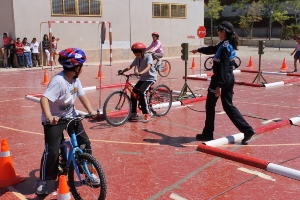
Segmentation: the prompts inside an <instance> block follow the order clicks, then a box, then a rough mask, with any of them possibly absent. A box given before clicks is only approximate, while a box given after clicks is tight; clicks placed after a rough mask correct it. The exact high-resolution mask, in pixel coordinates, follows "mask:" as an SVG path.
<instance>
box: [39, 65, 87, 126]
mask: <svg viewBox="0 0 300 200" xmlns="http://www.w3.org/2000/svg"><path fill="white" fill-rule="evenodd" d="M84 94H85V92H84V91H83V89H82V85H81V82H80V80H79V79H78V78H77V79H73V81H72V84H70V83H69V82H68V81H67V80H66V79H65V75H64V72H63V71H61V72H59V73H58V74H56V75H55V76H54V77H53V78H52V79H51V81H50V83H49V85H48V87H47V89H46V90H45V92H44V94H43V96H44V97H46V98H47V99H49V106H50V112H51V114H52V116H58V117H75V116H77V115H78V113H77V111H76V109H75V107H74V102H75V100H76V98H77V96H78V97H81V96H83V95H84ZM42 122H46V116H45V114H44V112H42Z"/></svg>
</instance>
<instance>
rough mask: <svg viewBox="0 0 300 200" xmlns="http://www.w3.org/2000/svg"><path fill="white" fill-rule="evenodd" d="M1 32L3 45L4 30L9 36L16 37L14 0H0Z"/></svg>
mask: <svg viewBox="0 0 300 200" xmlns="http://www.w3.org/2000/svg"><path fill="white" fill-rule="evenodd" d="M0 5H1V8H0V34H1V41H0V44H1V46H2V34H3V33H4V32H7V33H8V37H10V38H11V37H12V38H15V26H14V25H15V24H14V15H13V13H14V10H13V1H12V0H11V1H8V0H0Z"/></svg>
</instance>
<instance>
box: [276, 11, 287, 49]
mask: <svg viewBox="0 0 300 200" xmlns="http://www.w3.org/2000/svg"><path fill="white" fill-rule="evenodd" d="M287 14H288V12H287V11H286V10H284V11H283V12H281V11H280V10H278V11H275V12H274V14H273V19H274V21H276V22H278V23H279V24H280V25H281V33H280V41H279V50H280V45H281V38H282V33H283V28H284V22H285V21H286V20H288V19H290V17H289V16H288V15H287Z"/></svg>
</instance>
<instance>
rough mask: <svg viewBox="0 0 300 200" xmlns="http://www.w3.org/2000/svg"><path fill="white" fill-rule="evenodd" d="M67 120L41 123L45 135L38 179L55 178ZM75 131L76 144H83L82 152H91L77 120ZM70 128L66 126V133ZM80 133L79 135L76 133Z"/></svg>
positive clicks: (85, 135)
mask: <svg viewBox="0 0 300 200" xmlns="http://www.w3.org/2000/svg"><path fill="white" fill-rule="evenodd" d="M67 123H68V122H67V121H65V120H59V121H58V124H55V125H49V124H47V125H43V126H44V136H45V150H44V153H43V156H42V159H41V167H40V179H41V180H56V178H57V173H58V156H59V148H60V143H61V140H62V139H63V131H64V130H65V129H66V127H67ZM74 131H75V133H76V138H77V143H78V146H79V147H80V145H82V144H85V145H86V146H85V149H84V152H86V153H89V154H92V149H91V143H90V141H89V138H88V136H87V134H86V132H85V131H84V128H83V126H82V123H81V122H78V130H74ZM71 132H72V130H71V128H70V126H69V127H68V133H71ZM78 133H80V134H79V135H77V134H78Z"/></svg>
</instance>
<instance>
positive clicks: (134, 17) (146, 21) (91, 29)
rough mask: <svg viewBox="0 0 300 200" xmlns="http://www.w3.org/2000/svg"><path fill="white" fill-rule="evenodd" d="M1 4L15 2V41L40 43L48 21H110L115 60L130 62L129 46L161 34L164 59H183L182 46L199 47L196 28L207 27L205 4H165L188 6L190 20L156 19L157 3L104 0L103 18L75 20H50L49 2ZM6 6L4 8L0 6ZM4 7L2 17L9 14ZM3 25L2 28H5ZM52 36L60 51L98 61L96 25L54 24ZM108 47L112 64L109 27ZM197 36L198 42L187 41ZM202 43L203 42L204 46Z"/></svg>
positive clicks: (185, 0) (106, 55)
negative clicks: (79, 53)
mask: <svg viewBox="0 0 300 200" xmlns="http://www.w3.org/2000/svg"><path fill="white" fill-rule="evenodd" d="M0 1H1V2H6V4H8V3H7V2H10V4H11V2H13V5H14V11H15V12H14V17H13V18H14V20H15V23H11V24H12V25H13V24H14V26H15V28H16V30H15V37H20V38H23V37H27V38H28V39H29V41H31V39H32V38H33V37H36V38H38V40H39V41H40V40H41V34H40V24H41V22H47V21H49V20H71V21H73V20H74V21H75V20H77V21H79V20H81V21H84V20H88V21H94V20H95V21H111V22H112V30H113V59H114V60H119V59H130V58H132V53H131V51H130V46H131V44H132V43H134V42H136V41H141V42H144V43H145V44H146V45H149V44H150V43H151V41H152V38H151V33H152V32H154V31H157V32H159V33H160V35H161V37H160V40H161V41H162V43H163V46H164V50H165V56H174V55H180V49H181V48H180V44H181V43H183V42H188V43H190V44H191V45H198V44H200V39H199V38H198V37H197V31H196V30H197V28H198V27H199V26H201V25H203V24H204V13H203V12H204V3H203V0H200V1H193V0H164V1H162V2H164V3H180V4H187V18H186V19H175V18H153V17H152V2H157V1H154V0H147V1H145V0H103V1H102V4H103V7H102V17H72V16H51V4H50V1H49V0H38V1H37V0H26V1H24V0H11V1H7V0H0ZM1 5H3V4H1ZM7 12H8V11H7V9H4V7H3V6H1V8H0V13H7ZM3 23H4V22H0V27H1V28H2V24H3ZM52 27H53V28H52V32H53V35H54V36H56V37H59V38H60V39H61V40H60V41H59V43H58V50H61V49H64V48H66V47H79V48H82V49H84V50H85V51H86V52H87V53H88V58H89V61H97V60H99V50H98V49H99V33H98V26H97V25H96V24H53V26H52ZM48 32H49V31H48V25H47V24H43V25H42V35H43V34H45V33H46V34H48ZM106 33H107V36H106V39H107V41H105V44H104V45H103V49H104V52H103V56H104V57H103V59H104V60H109V45H108V27H107V31H106ZM187 36H194V37H195V39H188V37H187ZM202 43H203V42H202Z"/></svg>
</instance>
